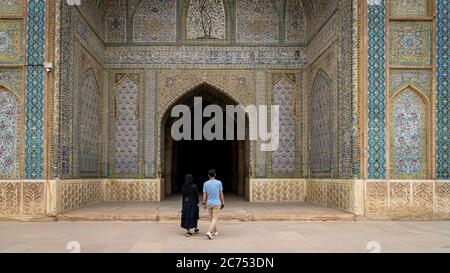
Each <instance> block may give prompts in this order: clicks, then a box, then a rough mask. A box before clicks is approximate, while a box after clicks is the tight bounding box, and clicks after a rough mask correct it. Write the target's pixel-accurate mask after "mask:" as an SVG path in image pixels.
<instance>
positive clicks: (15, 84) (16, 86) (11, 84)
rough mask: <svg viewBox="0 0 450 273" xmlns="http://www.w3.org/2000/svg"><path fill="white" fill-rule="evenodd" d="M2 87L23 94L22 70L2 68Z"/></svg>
mask: <svg viewBox="0 0 450 273" xmlns="http://www.w3.org/2000/svg"><path fill="white" fill-rule="evenodd" d="M0 85H3V86H4V87H6V88H7V89H9V90H11V91H13V92H14V93H15V94H17V95H20V94H21V93H22V92H21V91H22V70H21V69H20V68H0Z"/></svg>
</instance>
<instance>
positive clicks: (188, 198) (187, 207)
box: [181, 174, 199, 237]
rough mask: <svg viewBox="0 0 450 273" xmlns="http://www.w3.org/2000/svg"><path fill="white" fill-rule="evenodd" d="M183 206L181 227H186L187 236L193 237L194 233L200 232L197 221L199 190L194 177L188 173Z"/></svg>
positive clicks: (184, 186) (185, 180)
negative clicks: (192, 230)
mask: <svg viewBox="0 0 450 273" xmlns="http://www.w3.org/2000/svg"><path fill="white" fill-rule="evenodd" d="M182 193H183V208H182V210H181V227H182V228H184V229H186V230H187V232H186V237H191V236H192V235H193V233H192V232H191V229H194V233H195V234H198V231H199V230H198V228H197V223H198V219H199V208H198V190H197V186H196V185H195V184H194V178H193V177H192V175H191V174H187V175H186V177H185V179H184V185H183V190H182Z"/></svg>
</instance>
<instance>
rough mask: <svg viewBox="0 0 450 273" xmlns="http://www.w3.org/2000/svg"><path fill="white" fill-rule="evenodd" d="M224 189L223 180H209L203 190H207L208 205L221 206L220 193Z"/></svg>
mask: <svg viewBox="0 0 450 273" xmlns="http://www.w3.org/2000/svg"><path fill="white" fill-rule="evenodd" d="M222 191H223V188H222V182H220V181H219V180H215V179H214V180H208V181H206V182H205V184H203V192H206V194H207V195H206V198H207V199H206V206H208V207H210V206H220V205H222V202H221V201H220V193H221V192H222Z"/></svg>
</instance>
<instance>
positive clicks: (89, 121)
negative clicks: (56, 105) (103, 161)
mask: <svg viewBox="0 0 450 273" xmlns="http://www.w3.org/2000/svg"><path fill="white" fill-rule="evenodd" d="M78 114H79V132H78V135H79V141H80V142H79V152H80V159H79V160H80V171H81V172H88V173H97V171H98V168H99V160H100V154H99V153H100V152H99V151H100V149H99V148H100V147H99V142H100V137H99V136H100V128H101V126H100V124H101V123H100V122H101V119H100V91H99V88H98V84H97V81H96V79H95V75H94V72H93V71H92V69H89V70H88V71H86V72H85V73H84V75H83V76H82V80H81V86H80V108H79V113H78Z"/></svg>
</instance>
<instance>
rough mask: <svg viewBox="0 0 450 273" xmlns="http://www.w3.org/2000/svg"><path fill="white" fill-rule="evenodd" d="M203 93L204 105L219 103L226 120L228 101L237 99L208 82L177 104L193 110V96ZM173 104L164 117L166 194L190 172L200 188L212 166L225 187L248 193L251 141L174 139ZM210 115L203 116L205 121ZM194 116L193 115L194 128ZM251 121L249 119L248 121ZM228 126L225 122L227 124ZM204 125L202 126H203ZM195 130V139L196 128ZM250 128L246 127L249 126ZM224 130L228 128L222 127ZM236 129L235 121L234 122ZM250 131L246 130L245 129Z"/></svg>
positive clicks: (242, 193) (181, 183) (176, 190)
mask: <svg viewBox="0 0 450 273" xmlns="http://www.w3.org/2000/svg"><path fill="white" fill-rule="evenodd" d="M195 97H201V98H202V105H203V109H204V108H205V107H206V106H208V105H211V104H214V105H219V106H220V107H221V108H222V111H223V117H224V124H225V120H226V118H227V117H226V114H225V107H226V105H236V104H237V103H236V102H235V101H234V100H233V99H231V98H230V97H228V96H226V95H225V94H223V93H222V92H221V91H219V90H217V89H216V88H215V87H212V86H210V85H208V84H202V85H200V86H198V87H196V88H194V89H193V90H192V91H190V92H188V93H187V94H186V95H184V96H183V97H181V98H180V99H179V100H178V101H177V102H176V103H175V104H174V105H173V106H175V105H180V104H182V105H187V106H188V107H189V108H190V109H191V113H193V112H194V110H193V108H194V98H195ZM173 106H172V107H171V108H170V109H169V110H168V111H167V113H166V116H165V117H164V119H163V123H162V125H163V127H162V128H164V136H163V140H164V143H163V145H162V147H164V153H163V160H164V164H163V167H164V170H163V174H164V184H165V186H164V187H165V189H164V190H165V195H166V196H170V195H172V194H175V193H179V192H180V190H181V187H182V185H183V180H184V176H185V175H186V174H187V173H191V174H193V176H194V179H195V181H196V183H197V184H198V186H199V188H200V190H201V189H202V184H203V182H205V181H206V180H207V179H208V177H207V172H208V170H209V169H216V170H217V178H218V179H219V180H221V181H222V183H223V187H224V191H225V192H227V193H234V194H237V195H240V196H245V195H246V183H247V181H248V179H247V177H248V164H247V162H248V152H247V150H248V145H247V141H246V140H237V138H236V137H235V140H231V141H229V140H212V141H208V140H181V141H175V140H173V138H172V136H171V128H172V125H173V123H174V122H175V121H176V120H177V119H178V118H172V117H171V116H170V115H171V112H172V108H173ZM209 119H210V118H203V125H204V124H205V123H206V122H207V121H208V120H209ZM193 122H194V118H193V117H192V124H191V128H193V127H194V126H193ZM246 124H247V125H248V121H246ZM224 126H225V125H224ZM202 128H203V126H202ZM193 131H194V130H192V139H194V137H193V134H194V132H193ZM246 131H247V129H246ZM223 132H224V134H225V133H226V128H225V127H224V128H223ZM235 132H236V125H235ZM246 134H247V133H246Z"/></svg>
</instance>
